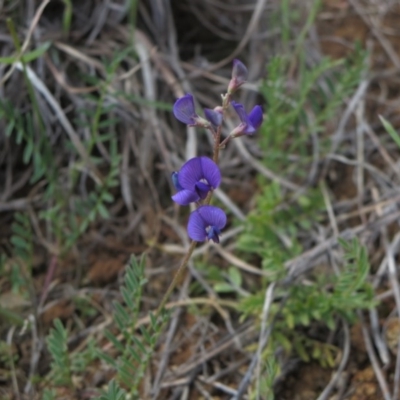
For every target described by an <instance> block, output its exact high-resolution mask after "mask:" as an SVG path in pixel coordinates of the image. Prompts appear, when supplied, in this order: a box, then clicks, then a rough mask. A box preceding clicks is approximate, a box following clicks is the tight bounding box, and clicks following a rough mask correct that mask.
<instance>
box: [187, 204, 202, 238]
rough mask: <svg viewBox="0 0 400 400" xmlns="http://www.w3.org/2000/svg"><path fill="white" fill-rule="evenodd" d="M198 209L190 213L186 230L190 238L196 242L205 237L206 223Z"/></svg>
mask: <svg viewBox="0 0 400 400" xmlns="http://www.w3.org/2000/svg"><path fill="white" fill-rule="evenodd" d="M200 208H202V207H200ZM200 208H199V209H200ZM199 209H197V210H195V211H193V212H192V213H191V214H190V216H189V222H188V226H187V231H188V235H189V237H190V239H192V240H194V241H196V242H204V241H205V240H206V238H207V232H206V225H205V223H204V220H203V218H202V216H201V215H200V213H199Z"/></svg>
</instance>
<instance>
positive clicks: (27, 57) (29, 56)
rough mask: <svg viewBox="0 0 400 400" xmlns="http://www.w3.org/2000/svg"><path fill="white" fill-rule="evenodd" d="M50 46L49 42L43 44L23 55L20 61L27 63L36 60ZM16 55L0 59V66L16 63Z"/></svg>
mask: <svg viewBox="0 0 400 400" xmlns="http://www.w3.org/2000/svg"><path fill="white" fill-rule="evenodd" d="M50 46H51V42H45V43H43V44H42V45H40V46H39V47H38V48H36V49H35V50H32V51H29V52H28V53H25V54H24V55H23V56H22V57H21V61H22V62H23V63H28V62H30V61H33V60H36V59H37V58H39V57H41V56H42V55H43V54H44V53H45V52H46V51H47V50H48V49H49V47H50ZM18 59H19V58H18V55H15V56H9V57H0V64H6V65H9V64H13V63H15V62H16V61H18Z"/></svg>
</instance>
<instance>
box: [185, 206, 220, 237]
mask: <svg viewBox="0 0 400 400" xmlns="http://www.w3.org/2000/svg"><path fill="white" fill-rule="evenodd" d="M225 225H226V215H225V213H224V211H222V210H221V209H220V208H218V207H214V206H201V207H199V208H198V209H197V210H195V211H193V212H192V213H191V214H190V216H189V222H188V227H187V230H188V234H189V237H190V239H192V240H194V241H196V242H204V241H205V240H206V239H208V240H212V241H214V242H215V243H219V235H220V234H221V229H223V228H224V226H225Z"/></svg>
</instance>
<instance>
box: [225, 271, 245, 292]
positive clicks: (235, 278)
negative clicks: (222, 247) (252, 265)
mask: <svg viewBox="0 0 400 400" xmlns="http://www.w3.org/2000/svg"><path fill="white" fill-rule="evenodd" d="M228 274H229V279H230V280H231V282H232V284H233V285H234V286H236V287H238V288H240V287H241V286H242V275H241V273H240V272H239V270H238V269H237V268H236V267H230V268H229V270H228Z"/></svg>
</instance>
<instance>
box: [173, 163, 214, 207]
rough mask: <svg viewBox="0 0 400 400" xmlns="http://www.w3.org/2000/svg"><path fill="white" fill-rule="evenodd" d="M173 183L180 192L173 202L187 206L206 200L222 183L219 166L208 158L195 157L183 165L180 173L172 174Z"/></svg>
mask: <svg viewBox="0 0 400 400" xmlns="http://www.w3.org/2000/svg"><path fill="white" fill-rule="evenodd" d="M172 181H173V183H174V186H175V188H176V189H177V190H178V193H176V194H175V195H174V196H172V200H174V201H175V202H177V203H178V204H180V205H181V206H186V205H188V204H189V203H192V202H194V201H199V200H200V199H205V198H206V197H207V194H208V193H209V192H210V191H211V190H213V189H215V188H217V187H218V186H219V184H220V183H221V172H220V171H219V168H218V165H217V164H215V162H214V161H213V160H211V159H210V158H208V157H194V158H191V159H190V160H189V161H187V162H186V163H185V164H183V166H182V168H181V169H180V171H179V172H174V173H173V174H172Z"/></svg>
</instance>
